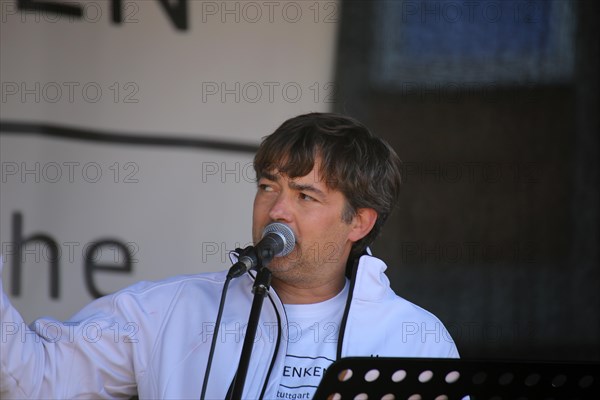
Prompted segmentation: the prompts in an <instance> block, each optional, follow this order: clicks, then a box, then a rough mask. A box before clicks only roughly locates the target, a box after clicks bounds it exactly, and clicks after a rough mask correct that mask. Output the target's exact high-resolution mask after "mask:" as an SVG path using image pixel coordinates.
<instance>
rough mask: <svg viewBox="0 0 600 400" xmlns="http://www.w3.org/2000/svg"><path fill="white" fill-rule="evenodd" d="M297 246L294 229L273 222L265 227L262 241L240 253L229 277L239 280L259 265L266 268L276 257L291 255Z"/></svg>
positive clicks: (230, 270)
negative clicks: (238, 278)
mask: <svg viewBox="0 0 600 400" xmlns="http://www.w3.org/2000/svg"><path fill="white" fill-rule="evenodd" d="M295 245H296V237H295V236H294V232H293V231H292V229H291V228H290V227H289V226H287V225H286V224H282V223H281V222H272V223H270V224H269V225H267V226H266V227H265V229H264V230H263V233H262V239H260V241H259V242H258V243H257V244H256V246H248V247H246V248H245V249H243V250H242V251H241V252H240V257H239V258H238V262H236V263H235V264H233V265H232V266H231V268H230V269H229V272H228V273H227V275H228V276H229V277H231V278H237V277H238V276H241V275H243V274H244V273H246V272H247V271H249V270H251V269H252V268H256V267H257V266H258V265H259V264H260V265H262V266H263V267H264V266H266V265H267V264H269V263H270V262H271V260H272V259H273V258H274V257H283V256H287V255H288V254H290V253H291V252H292V250H294V246H295Z"/></svg>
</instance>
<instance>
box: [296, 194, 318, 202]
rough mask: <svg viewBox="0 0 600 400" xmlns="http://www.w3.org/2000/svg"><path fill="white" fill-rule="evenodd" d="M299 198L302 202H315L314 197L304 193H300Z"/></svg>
mask: <svg viewBox="0 0 600 400" xmlns="http://www.w3.org/2000/svg"><path fill="white" fill-rule="evenodd" d="M299 196H300V199H301V200H304V201H315V200H316V199H315V198H314V197H312V196H309V195H308V194H306V193H300V194H299Z"/></svg>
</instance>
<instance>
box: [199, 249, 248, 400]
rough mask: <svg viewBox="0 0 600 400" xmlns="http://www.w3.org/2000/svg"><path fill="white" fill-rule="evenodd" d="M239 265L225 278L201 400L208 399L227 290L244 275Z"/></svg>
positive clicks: (237, 251) (238, 252)
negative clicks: (209, 382) (235, 279)
mask: <svg viewBox="0 0 600 400" xmlns="http://www.w3.org/2000/svg"><path fill="white" fill-rule="evenodd" d="M253 250H254V248H253V247H252V246H248V247H246V248H245V249H240V248H237V249H235V250H234V251H233V252H232V253H231V254H234V255H236V256H237V257H238V258H239V257H241V256H245V255H247V254H249V253H251V252H252V251H253ZM230 257H231V255H230ZM237 265H238V263H236V264H234V265H233V266H232V267H231V268H230V269H229V271H228V272H227V276H226V278H225V282H224V283H223V290H222V291H221V300H220V302H219V310H218V311H217V320H216V322H215V330H214V332H213V338H212V341H211V342H210V350H209V352H208V361H207V362H206V371H205V372H204V381H203V382H202V392H201V393H200V400H204V399H205V397H206V388H207V387H208V379H209V377H210V369H211V367H212V361H213V357H214V355H215V348H216V347H217V339H218V337H219V328H220V327H221V317H222V316H223V309H224V308H225V298H226V297H227V289H229V283H230V282H231V280H232V279H233V278H237V277H238V276H241V275H243V274H240V273H239V272H240V271H239V270H238V269H236V266H237Z"/></svg>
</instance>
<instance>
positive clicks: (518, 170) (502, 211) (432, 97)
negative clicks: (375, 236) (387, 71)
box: [335, 1, 600, 360]
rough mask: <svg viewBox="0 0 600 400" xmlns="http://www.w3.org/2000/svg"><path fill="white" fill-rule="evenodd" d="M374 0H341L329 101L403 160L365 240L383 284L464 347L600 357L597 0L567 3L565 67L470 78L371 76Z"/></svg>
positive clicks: (497, 353) (476, 351)
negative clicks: (389, 201)
mask: <svg viewBox="0 0 600 400" xmlns="http://www.w3.org/2000/svg"><path fill="white" fill-rule="evenodd" d="M376 7H377V3H375V2H357V1H346V2H344V3H343V9H342V10H343V12H342V20H341V30H340V39H339V55H338V62H337V84H338V87H339V97H338V98H337V102H336V104H335V106H336V111H339V112H343V113H346V114H350V115H352V116H355V117H357V118H358V119H360V120H361V121H363V122H364V123H365V124H366V125H367V126H369V127H370V128H371V129H372V130H373V131H374V132H375V133H376V134H378V135H380V136H382V137H384V138H386V139H387V140H388V141H389V142H390V143H391V144H392V146H393V147H394V148H395V149H396V151H397V152H398V154H399V156H400V158H401V159H402V160H403V163H404V164H403V175H404V185H403V189H402V193H401V196H400V202H399V205H398V208H397V210H396V211H395V212H394V214H393V215H392V216H391V217H390V220H389V222H388V224H387V226H386V227H385V228H384V231H383V233H382V236H381V238H380V239H379V240H378V241H377V242H376V244H375V245H374V246H373V247H374V250H375V252H376V253H377V255H379V256H380V257H381V258H383V259H384V260H386V261H387V262H388V264H389V265H390V270H389V276H390V279H391V281H392V286H393V287H394V289H395V290H396V291H397V293H398V294H400V295H401V296H403V297H405V298H407V299H409V300H411V301H413V302H415V303H417V304H419V305H421V306H423V307H424V308H426V309H428V310H430V311H432V312H433V313H434V314H436V315H437V316H438V317H440V319H442V321H443V322H444V323H445V324H446V325H447V327H448V328H449V330H450V331H451V333H452V335H453V337H454V338H455V340H456V342H457V345H458V347H459V350H460V351H461V354H462V355H463V356H464V357H472V358H507V357H508V358H518V359H555V360H557V359H558V360H598V359H600V339H599V338H600V318H599V317H598V316H599V315H600V296H599V294H598V292H599V289H600V269H599V267H598V264H599V263H598V222H599V219H598V215H599V214H598V150H599V149H598V117H597V112H596V108H597V104H598V101H597V100H598V99H597V96H598V90H597V89H598V77H597V72H596V69H597V67H598V40H597V38H598V28H597V26H596V24H595V21H597V18H598V8H599V7H598V3H596V2H592V1H589V2H588V1H586V2H576V7H574V11H575V13H574V17H573V18H574V21H573V26H574V27H575V35H574V42H575V44H574V46H573V48H572V51H573V56H574V60H575V63H574V65H575V67H574V69H573V71H572V74H571V76H570V77H569V79H566V80H563V81H560V82H544V81H539V82H535V81H534V82H531V81H529V82H527V83H526V84H512V85H510V84H501V85H498V84H496V83H495V82H492V81H490V82H489V83H490V85H486V84H484V83H485V82H483V83H482V82H479V85H470V86H469V89H468V90H444V89H443V86H442V88H441V90H440V89H439V87H438V90H435V88H434V89H431V88H429V89H427V88H426V89H417V90H414V89H411V90H408V91H407V90H399V89H398V87H394V86H393V85H392V86H386V85H381V84H373V79H371V78H370V77H372V68H373V62H374V61H373V60H374V59H375V58H376V53H377V52H380V51H381V49H380V48H378V47H377V46H379V45H380V43H379V42H378V39H377V37H376V35H375V31H376V30H377V29H378V27H377V26H376V22H375V21H377V20H376V18H375V12H376ZM422 79H423V81H426V80H427V76H423V77H422ZM492 83H493V84H492Z"/></svg>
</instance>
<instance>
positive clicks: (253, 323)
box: [228, 251, 274, 400]
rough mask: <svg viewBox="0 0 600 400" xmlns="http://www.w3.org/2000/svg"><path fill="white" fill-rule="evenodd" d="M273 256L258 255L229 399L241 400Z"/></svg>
mask: <svg viewBox="0 0 600 400" xmlns="http://www.w3.org/2000/svg"><path fill="white" fill-rule="evenodd" d="M273 256H274V254H273V252H272V251H266V252H265V254H259V255H258V260H259V265H258V274H257V275H256V279H255V280H254V286H253V287H252V293H254V300H253V301H252V308H251V309H250V317H249V318H248V325H247V329H246V337H245V338H244V345H243V347H242V355H241V356H240V363H239V364H238V369H237V372H236V374H235V377H234V378H233V390H232V391H231V396H229V397H228V399H229V400H241V398H242V393H243V391H244V384H245V383H246V376H247V375H248V366H249V365H250V357H251V355H252V347H253V346H254V339H255V338H256V330H257V328H258V321H259V319H260V311H261V309H262V304H263V300H264V299H265V296H266V294H267V293H268V291H269V289H270V287H271V271H270V270H269V269H268V268H267V267H266V265H267V264H268V263H269V262H270V261H271V260H272V259H273Z"/></svg>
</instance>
